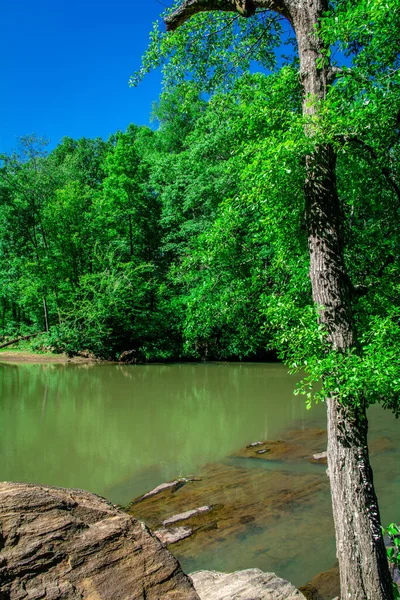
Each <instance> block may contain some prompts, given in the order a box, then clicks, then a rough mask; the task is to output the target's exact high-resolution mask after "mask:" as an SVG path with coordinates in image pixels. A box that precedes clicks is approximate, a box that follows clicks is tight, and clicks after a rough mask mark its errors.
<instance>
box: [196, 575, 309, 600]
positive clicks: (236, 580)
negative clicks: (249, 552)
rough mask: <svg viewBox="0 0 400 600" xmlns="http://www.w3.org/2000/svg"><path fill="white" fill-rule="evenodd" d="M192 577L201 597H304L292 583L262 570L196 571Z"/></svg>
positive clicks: (251, 599) (245, 599)
mask: <svg viewBox="0 0 400 600" xmlns="http://www.w3.org/2000/svg"><path fill="white" fill-rule="evenodd" d="M190 577H191V579H192V581H193V585H194V587H195V589H196V591H197V593H198V595H199V597H200V600H304V596H303V594H302V593H301V592H299V590H296V588H295V587H294V586H293V585H292V584H291V583H289V582H288V581H286V580H285V579H281V578H280V577H277V576H276V575H275V573H263V571H260V570H259V569H246V570H245V571H236V572H235V573H219V572H217V571H197V572H196V573H192V574H191V575H190Z"/></svg>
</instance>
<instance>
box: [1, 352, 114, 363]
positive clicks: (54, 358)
mask: <svg viewBox="0 0 400 600" xmlns="http://www.w3.org/2000/svg"><path fill="white" fill-rule="evenodd" d="M2 362H4V363H25V364H35V363H37V364H99V363H104V362H107V361H103V360H99V359H96V358H90V357H84V356H72V357H69V356H67V354H51V353H47V354H38V353H36V352H32V351H29V350H5V351H4V352H1V351H0V363H2Z"/></svg>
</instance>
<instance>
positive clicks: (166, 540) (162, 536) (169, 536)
mask: <svg viewBox="0 0 400 600" xmlns="http://www.w3.org/2000/svg"><path fill="white" fill-rule="evenodd" d="M192 533H193V529H192V528H191V527H172V528H171V529H158V530H157V531H155V532H154V535H155V536H156V538H158V539H159V540H160V542H161V543H162V544H165V545H166V546H167V545H168V544H176V543H177V542H180V541H181V540H184V539H186V538H187V537H189V536H191V535H192Z"/></svg>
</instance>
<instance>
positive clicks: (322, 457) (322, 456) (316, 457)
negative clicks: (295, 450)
mask: <svg viewBox="0 0 400 600" xmlns="http://www.w3.org/2000/svg"><path fill="white" fill-rule="evenodd" d="M308 460H309V462H310V463H317V464H321V465H326V464H327V462H328V453H327V452H326V451H325V452H318V453H317V454H313V455H312V457H311V458H309V459H308Z"/></svg>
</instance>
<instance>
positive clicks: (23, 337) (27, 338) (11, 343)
mask: <svg viewBox="0 0 400 600" xmlns="http://www.w3.org/2000/svg"><path fill="white" fill-rule="evenodd" d="M42 333H44V331H39V332H38V333H31V334H30V335H24V336H22V337H19V338H15V339H14V340H10V341H9V342H6V343H5V344H0V348H7V346H12V345H13V344H17V343H18V342H22V341H23V340H30V339H31V338H34V337H37V336H38V335H42Z"/></svg>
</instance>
